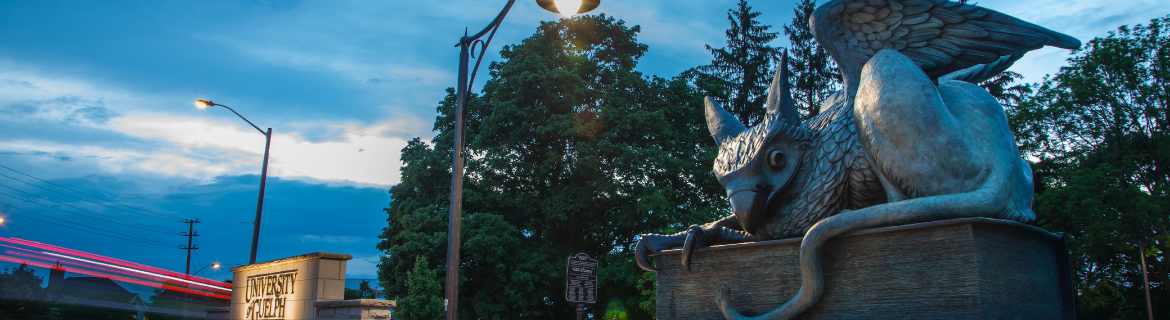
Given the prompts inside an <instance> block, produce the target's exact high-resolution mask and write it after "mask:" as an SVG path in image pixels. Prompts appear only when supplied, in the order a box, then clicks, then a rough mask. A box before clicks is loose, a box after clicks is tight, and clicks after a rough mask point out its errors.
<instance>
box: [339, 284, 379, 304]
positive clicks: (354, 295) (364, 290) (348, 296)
mask: <svg viewBox="0 0 1170 320" xmlns="http://www.w3.org/2000/svg"><path fill="white" fill-rule="evenodd" d="M377 294H378V292H377V290H375V289H374V287H372V286H370V280H362V282H360V283H358V287H357V288H352V289H351V288H345V293H344V294H343V297H344V298H345V300H353V299H374V298H377Z"/></svg>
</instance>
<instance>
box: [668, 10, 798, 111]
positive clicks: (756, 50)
mask: <svg viewBox="0 0 1170 320" xmlns="http://www.w3.org/2000/svg"><path fill="white" fill-rule="evenodd" d="M759 16H760V13H759V12H752V7H751V6H748V3H747V0H740V1H739V6H738V7H737V9H734V10H727V20H728V21H729V22H731V28H729V29H727V31H726V32H725V34H726V35H727V46H726V47H724V48H720V49H716V48H713V47H711V46H710V45H707V46H706V47H707V51H710V52H711V56H712V57H713V59H712V60H711V64H710V65H705V66H701V67H698V68H696V69H695V70H693V71H691V72H689V73H688V75H689V76H691V77H693V78H695V79H694V80H693V81H694V82H695V85H696V86H698V87H699V88H700V90H702V91H703V92H704V93H705V94H706V95H709V96H711V97H712V98H714V99H715V100H716V101H719V102H720V103H722V104H723V107H724V108H725V109H727V111H729V112H731V114H733V115H735V116H736V118H739V120H740V121H742V122H744V123H746V124H747V125H748V126H749V127H750V126H752V125H755V124H756V123H759V122H760V120H762V119H763V117H764V113H765V112H764V102H765V101H767V99H768V86H769V85H770V84H771V83H772V76H773V73H774V72H776V68H775V65H776V61H778V60H777V59H778V58H779V57H780V50H779V49H777V48H775V47H772V46H771V45H769V44H770V43H771V42H772V40H776V38H777V35H778V33H776V32H768V30H769V29H771V28H772V26H770V25H762V24H760V22H759V21H757V20H756V18H759Z"/></svg>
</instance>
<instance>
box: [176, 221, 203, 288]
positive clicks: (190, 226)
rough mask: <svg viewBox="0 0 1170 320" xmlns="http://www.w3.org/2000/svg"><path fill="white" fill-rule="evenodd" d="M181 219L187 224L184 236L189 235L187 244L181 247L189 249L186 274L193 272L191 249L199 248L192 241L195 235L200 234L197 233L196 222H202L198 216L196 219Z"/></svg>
mask: <svg viewBox="0 0 1170 320" xmlns="http://www.w3.org/2000/svg"><path fill="white" fill-rule="evenodd" d="M180 221H182V222H183V223H186V224H187V233H184V234H183V236H184V237H187V246H186V247H180V248H179V249H185V250H187V272H186V274H187V275H190V274H191V250H194V249H199V248H196V247H193V246H192V243H191V241H192V239H194V238H193V237H198V236H199V234H198V233H195V224H196V223H200V222H201V221H199V219H198V218H196V219H195V220H191V219H183V220H180Z"/></svg>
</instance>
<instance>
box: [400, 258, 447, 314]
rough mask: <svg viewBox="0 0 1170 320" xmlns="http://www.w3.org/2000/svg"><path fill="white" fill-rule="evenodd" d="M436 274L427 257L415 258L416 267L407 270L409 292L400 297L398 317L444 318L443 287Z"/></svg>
mask: <svg viewBox="0 0 1170 320" xmlns="http://www.w3.org/2000/svg"><path fill="white" fill-rule="evenodd" d="M435 274H436V272H435V271H433V270H431V268H430V264H429V263H427V258H426V257H422V256H419V257H417V258H416V259H415V262H414V269H411V270H410V271H407V272H406V287H407V293H406V295H405V296H403V297H402V298H400V299H398V317H401V318H402V319H405V320H429V319H441V318H443V287H442V284H441V283H440V282H439V280H437V279H436V276H435Z"/></svg>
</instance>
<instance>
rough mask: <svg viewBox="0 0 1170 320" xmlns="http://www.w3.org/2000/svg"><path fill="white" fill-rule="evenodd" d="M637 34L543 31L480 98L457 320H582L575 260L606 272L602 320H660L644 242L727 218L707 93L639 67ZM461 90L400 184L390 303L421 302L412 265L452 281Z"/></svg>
mask: <svg viewBox="0 0 1170 320" xmlns="http://www.w3.org/2000/svg"><path fill="white" fill-rule="evenodd" d="M638 31H639V27H637V26H633V27H630V26H627V25H626V24H625V22H623V21H621V20H617V19H614V18H612V17H608V16H605V15H600V16H580V17H576V18H571V19H563V20H560V21H555V22H544V23H542V24H541V26H540V27H538V28H537V31H536V34H534V35H533V36H531V37H529V38H528V39H525V40H524V41H522V42H521V43H519V44H516V45H510V46H505V47H504V48H503V50H502V52H501V56H502V58H503V61H502V62H497V63H492V64H491V66H490V76H491V79H490V80H489V81H487V83H485V84H484V89H483V92H482V94H481V95H473V96H472V97H471V98H470V99H469V101H468V110H467V119H468V124H467V142H468V144H467V155H468V156H467V157H468V159H467V179H466V182H465V185H464V199H465V200H464V213H463V217H464V220H463V235H462V238H463V250H462V252H461V259H462V264H461V266H460V270H461V271H460V288H461V289H460V308H459V312H460V314H459V317H460V318H463V319H549V318H571V317H573V316H574V315H575V311H574V310H575V308H574V306H571V305H569V304H568V303H566V302H565V301H564V289H565V288H564V277H565V271H564V270H565V258H566V257H568V256H569V255H571V254H574V253H579V252H580V253H586V254H589V255H590V256H592V257H595V258H596V259H598V260H599V262H600V263H601V268H600V270H599V271H600V272H599V273H600V281H601V284H600V288H601V290H600V291H599V297H598V305H596V306H595V307H594V308H593V309H590V311H589V312H590V313H592V314H595V315H598V316H600V315H601V314H603V312H602V309H604V308H605V307H606V306H609V305H619V306H631V307H634V308H629V309H628V314H627V316H629V317H630V318H631V319H644V318H649V317H651V316H652V314H651V313H650V312H652V311H648V310H646V309H647V308H637V307H638V306H644V305H647V304H646V303H645V302H647V300H649V299H650V297H648V296H646V295H644V294H643V292H642V290H639V288H638V286H639V284H642V285H645V284H646V282H647V279H646V278H644V275H645V273H644V272H643V271H642V270H641V269H639V268H638V267H637V266H636V265H635V264H634V262H633V258H632V253H633V249H634V244H635V243H636V241H635V240H637V235H639V234H642V233H653V232H665V231H674V230H677V229H681V228H683V227H684V226H686V225H690V224H692V223H699V222H701V221H710V220H712V219H715V218H717V217H718V216H721V215H725V214H726V212H724V210H725V209H722V208H723V207H725V205H723V201H722V198H721V196H722V188H720V187H719V185H718V183H717V182H716V181H715V179H713V177H712V176H711V174H710V163H711V161H712V159H714V155H715V154H714V152H715V149H714V144H713V142H712V141H711V139H710V137H709V136H708V135H707V133H706V132H707V130H706V124H705V122H704V116H703V111H702V110H703V109H702V97H701V95H699V94H698V92H697V91H696V90H695V88H694V87H692V86H690V85H689V84H688V82H687V81H685V80H683V79H682V78H675V79H669V80H668V79H662V78H657V77H647V76H644V75H642V74H641V73H639V72H637V71H634V69H635V67H636V66H637V62H638V59H639V58H641V57H642V55H643V54H644V53H645V51H646V48H647V47H646V46H645V45H643V44H641V43H638V42H637V39H636V36H637V33H638ZM452 93H453V91H451V90H448V96H447V98H446V99H445V100H444V101H443V102H442V104H441V105H440V106H439V108H438V111H439V117H438V118H437V119H436V122H435V130H436V131H438V132H439V134H438V135H437V136H436V137H435V138H434V139H433V140H432V144H431V145H428V144H425V143H423V142H421V141H420V140H419V139H415V140H413V141H411V142H410V143H409V144H408V145H407V147H406V148H404V149H403V154H402V158H401V159H402V161H403V166H402V182H401V183H400V184H398V185H396V186H394V187H392V188H391V189H390V193H391V195H392V197H393V202H391V203H390V207H389V208H387V209H386V212H387V213H388V215H389V218H388V221H389V224H388V226H387V228H386V229H384V232H383V234H382V235H381V238H382V239H384V240H383V242H381V243H380V244H379V246H378V248H379V249H381V250H384V252H385V253H386V258H384V259H383V260H382V263H381V264H380V265H379V274H380V276H379V278H380V280H381V281H382V284H383V287H384V288H386V290H387V293H388V294H389V295H390V296H398V297H403V298H407V297H408V296H410V295H412V294H413V293H412V292H411V290H412V288H411V285H410V283H411V282H410V281H413V280H409V279H412V277H414V278H418V277H419V273H418V272H412V271H410V270H412V268H415V269H417V268H419V267H420V265H421V266H422V268H426V269H429V270H445V268H444V266H443V265H442V263H443V262H444V261H445V260H446V259H445V252H446V237H447V235H446V230H447V212H448V207H447V206H448V192H449V190H450V189H449V188H450V183H449V181H450V154H451V149H450V148H451V145H452V141H453V134H452V128H453V124H454V123H453V121H454V120H453V115H454V114H453V112H454V108H453V107H454V100H455V98H454V96H453V94H452ZM418 257H425V258H426V259H427V260H416V259H417V258H418ZM417 261H422V262H417ZM426 261H432V262H431V263H427V262H426ZM442 276H443V275H442V274H436V275H435V280H436V281H442V280H443V279H442V278H440V277H442ZM410 299H413V297H411V298H410ZM649 306H650V308H651V309H652V304H650V305H649Z"/></svg>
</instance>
